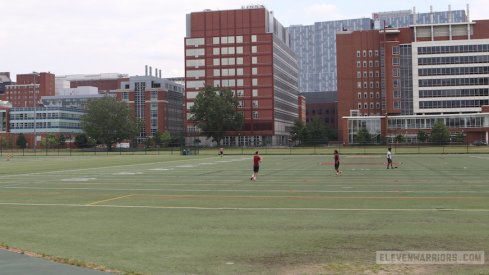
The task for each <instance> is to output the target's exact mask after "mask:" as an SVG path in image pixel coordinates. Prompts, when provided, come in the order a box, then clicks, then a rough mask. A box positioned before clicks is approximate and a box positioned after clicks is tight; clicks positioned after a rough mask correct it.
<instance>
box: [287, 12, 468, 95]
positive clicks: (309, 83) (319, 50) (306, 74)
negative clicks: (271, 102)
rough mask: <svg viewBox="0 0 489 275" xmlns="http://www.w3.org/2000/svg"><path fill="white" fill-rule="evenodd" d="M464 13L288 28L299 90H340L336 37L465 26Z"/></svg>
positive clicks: (378, 16) (381, 15)
mask: <svg viewBox="0 0 489 275" xmlns="http://www.w3.org/2000/svg"><path fill="white" fill-rule="evenodd" d="M466 21H467V18H466V16H465V11H464V10H454V11H452V10H451V9H450V7H449V10H448V11H442V12H433V10H431V11H430V12H429V13H416V10H415V9H413V10H412V11H411V10H403V11H390V12H376V13H373V14H372V18H358V19H346V20H334V21H324V22H316V23H314V24H313V25H292V26H290V27H288V28H287V30H288V31H289V32H290V37H291V48H292V50H293V51H294V53H295V54H296V55H297V59H298V61H299V90H300V92H301V93H306V92H324V91H336V90H337V70H336V68H337V64H336V49H337V44H336V33H337V32H339V31H364V30H365V31H366V30H372V29H381V28H383V27H384V25H385V26H391V27H395V28H400V27H409V26H411V25H413V24H439V23H440V24H441V23H449V22H453V23H455V22H466Z"/></svg>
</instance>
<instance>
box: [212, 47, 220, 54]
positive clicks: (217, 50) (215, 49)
mask: <svg viewBox="0 0 489 275" xmlns="http://www.w3.org/2000/svg"><path fill="white" fill-rule="evenodd" d="M212 54H213V55H219V54H220V50H219V48H213V49H212Z"/></svg>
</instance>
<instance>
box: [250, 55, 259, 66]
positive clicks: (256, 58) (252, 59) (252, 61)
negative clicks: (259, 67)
mask: <svg viewBox="0 0 489 275" xmlns="http://www.w3.org/2000/svg"><path fill="white" fill-rule="evenodd" d="M251 64H258V57H256V56H252V57H251Z"/></svg>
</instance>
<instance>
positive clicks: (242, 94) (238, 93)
mask: <svg viewBox="0 0 489 275" xmlns="http://www.w3.org/2000/svg"><path fill="white" fill-rule="evenodd" d="M236 96H244V90H237V91H236Z"/></svg>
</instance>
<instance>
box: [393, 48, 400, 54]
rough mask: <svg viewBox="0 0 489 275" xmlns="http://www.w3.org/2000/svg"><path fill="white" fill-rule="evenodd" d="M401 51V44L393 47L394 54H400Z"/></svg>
mask: <svg viewBox="0 0 489 275" xmlns="http://www.w3.org/2000/svg"><path fill="white" fill-rule="evenodd" d="M399 53H400V50H399V46H394V47H392V54H393V55H399Z"/></svg>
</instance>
